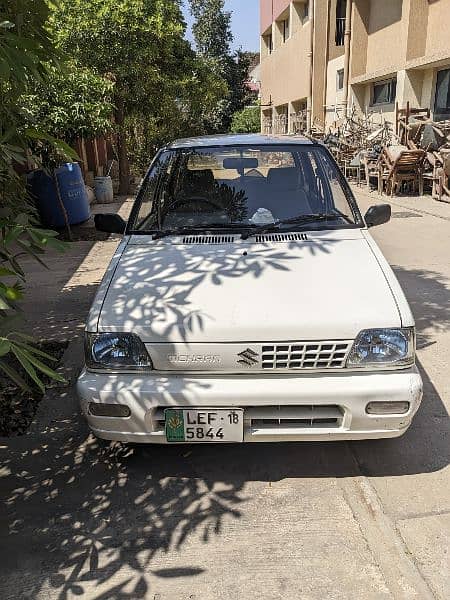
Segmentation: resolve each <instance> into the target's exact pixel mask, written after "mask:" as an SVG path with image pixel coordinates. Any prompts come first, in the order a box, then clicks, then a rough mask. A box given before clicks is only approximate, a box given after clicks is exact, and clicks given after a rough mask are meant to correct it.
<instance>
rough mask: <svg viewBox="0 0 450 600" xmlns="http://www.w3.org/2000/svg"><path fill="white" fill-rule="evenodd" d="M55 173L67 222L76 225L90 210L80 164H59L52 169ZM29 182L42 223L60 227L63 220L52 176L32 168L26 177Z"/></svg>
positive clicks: (86, 216) (85, 218)
mask: <svg viewBox="0 0 450 600" xmlns="http://www.w3.org/2000/svg"><path fill="white" fill-rule="evenodd" d="M55 175H56V177H57V180H58V186H59V191H60V194H61V200H62V202H63V204H64V207H65V209H66V212H67V218H68V221H69V224H70V225H76V224H77V223H82V222H83V221H87V219H89V217H90V214H91V211H90V206H89V200H88V196H87V193H86V187H85V185H84V180H83V174H82V173H81V169H80V165H79V164H78V163H66V164H63V165H61V166H60V167H59V168H58V169H56V172H55ZM29 182H30V187H31V193H32V195H33V196H34V198H35V202H36V207H37V209H38V211H39V216H40V219H41V223H42V225H44V226H45V227H64V226H65V224H66V221H65V218H64V213H63V211H62V209H61V204H60V202H59V200H58V196H57V192H56V185H55V182H54V180H53V178H52V177H50V176H49V175H48V174H47V173H45V172H44V171H34V172H33V173H31V175H30V177H29Z"/></svg>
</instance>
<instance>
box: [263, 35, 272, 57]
mask: <svg viewBox="0 0 450 600" xmlns="http://www.w3.org/2000/svg"><path fill="white" fill-rule="evenodd" d="M263 40H264V46H265V48H266V54H272V52H273V36H272V34H271V33H268V34H266V35H263Z"/></svg>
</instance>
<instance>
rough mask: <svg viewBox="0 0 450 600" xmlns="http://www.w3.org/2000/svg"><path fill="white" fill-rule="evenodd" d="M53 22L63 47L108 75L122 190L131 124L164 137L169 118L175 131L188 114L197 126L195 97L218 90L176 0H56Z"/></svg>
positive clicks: (205, 96) (134, 128)
mask: <svg viewBox="0 0 450 600" xmlns="http://www.w3.org/2000/svg"><path fill="white" fill-rule="evenodd" d="M51 27H52V30H53V31H54V33H55V36H56V38H57V41H58V44H59V46H60V47H61V49H63V50H64V51H66V52H71V53H72V55H73V56H74V57H75V58H76V59H77V60H78V61H79V62H80V63H81V64H82V65H84V66H86V67H88V68H90V69H92V70H93V71H94V72H95V73H97V74H98V75H101V76H103V77H107V78H108V79H110V80H111V81H113V82H114V91H113V103H114V105H115V121H116V125H117V130H118V150H119V169H120V178H121V186H120V189H121V192H122V193H126V192H127V188H128V177H129V165H128V155H129V150H128V149H129V147H130V143H129V142H130V140H132V141H133V140H134V138H135V135H136V132H137V131H139V132H140V135H141V134H142V132H143V134H144V137H145V142H151V139H150V138H151V131H152V130H153V131H154V132H155V133H156V138H160V139H161V138H164V137H165V136H166V131H165V130H166V128H167V124H172V123H174V122H175V123H176V124H177V126H176V130H177V131H178V130H180V129H181V130H182V129H183V127H184V125H186V124H189V123H190V121H192V122H193V125H194V127H193V129H195V128H196V126H197V125H198V124H199V123H201V121H202V115H201V112H202V111H200V110H199V106H198V101H197V100H196V99H195V97H197V98H203V100H204V102H205V104H206V105H207V104H208V102H209V101H210V99H211V97H212V96H213V100H214V102H215V101H216V96H217V94H218V93H221V92H222V90H221V89H220V81H218V80H217V78H215V77H214V76H213V75H214V74H213V73H212V71H211V70H208V69H206V68H205V67H204V65H203V64H202V63H201V62H200V61H199V60H198V58H197V57H196V56H195V53H194V52H193V51H192V48H191V47H190V44H189V42H187V41H186V40H185V39H184V33H185V23H184V20H183V16H182V12H181V7H180V1H179V0H172V1H170V2H167V1H165V0H123V1H121V2H116V0H60V1H59V3H58V4H57V6H56V7H55V10H54V13H53V15H52V19H51ZM147 122H148V123H149V124H150V127H147V125H146V123H147ZM155 130H156V131H155ZM168 137H169V138H170V137H173V135H170V134H169V135H168ZM166 139H167V138H166ZM133 145H134V144H133ZM133 151H135V148H133ZM149 158H150V157H147V162H148V160H149Z"/></svg>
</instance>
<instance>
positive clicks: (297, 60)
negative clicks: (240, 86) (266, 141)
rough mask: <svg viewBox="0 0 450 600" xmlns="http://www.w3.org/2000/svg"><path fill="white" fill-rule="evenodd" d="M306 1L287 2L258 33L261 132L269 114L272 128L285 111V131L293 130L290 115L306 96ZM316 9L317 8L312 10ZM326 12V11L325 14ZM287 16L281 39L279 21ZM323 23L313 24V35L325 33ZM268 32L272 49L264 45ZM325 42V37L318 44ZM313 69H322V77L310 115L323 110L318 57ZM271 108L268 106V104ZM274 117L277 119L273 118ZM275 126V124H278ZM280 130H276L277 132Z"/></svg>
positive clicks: (324, 0)
mask: <svg viewBox="0 0 450 600" xmlns="http://www.w3.org/2000/svg"><path fill="white" fill-rule="evenodd" d="M305 4H308V2H303V1H291V2H290V3H289V6H288V7H287V8H286V9H285V10H284V11H283V12H282V13H280V14H279V15H276V16H275V18H274V21H273V23H272V25H271V26H270V27H269V28H268V29H266V30H265V31H263V32H262V36H261V99H262V102H261V103H262V105H263V110H262V116H263V124H262V128H263V131H265V132H267V130H268V126H267V123H268V119H269V118H270V116H272V122H273V131H274V132H275V130H276V129H277V127H276V124H277V123H280V120H279V117H282V116H283V115H284V114H285V112H286V114H287V115H288V123H287V126H286V129H287V131H293V130H294V129H295V123H294V122H295V117H294V114H295V113H297V112H298V111H300V110H304V109H305V103H306V99H307V96H308V85H309V77H310V43H311V42H310V39H311V19H309V18H305V17H304V7H305ZM320 4H323V5H324V6H325V5H326V4H327V0H317V6H319V5H320ZM316 10H317V9H316ZM325 14H326V13H325ZM286 18H289V38H288V39H287V40H286V41H283V36H282V29H281V27H280V24H281V23H282V21H283V20H285V19H286ZM324 31H326V26H325V27H321V25H320V23H319V25H318V26H317V27H316V37H317V35H325V34H324ZM269 35H272V40H273V49H272V51H271V52H269V51H268V48H267V43H266V42H267V39H268V36H269ZM323 43H325V38H324V40H323V42H322V44H323ZM317 64H318V66H317V68H321V69H322V76H321V77H320V78H319V79H320V81H321V82H322V84H320V82H319V80H316V84H315V92H316V95H317V101H316V102H315V104H314V105H313V115H314V116H319V117H321V116H322V113H323V94H324V88H323V79H324V73H325V66H326V65H325V62H324V59H323V58H321V57H320V56H319V57H318V59H317ZM270 102H271V103H272V107H268V106H266V105H268V104H269V103H270ZM277 118H278V119H277ZM278 129H279V127H278ZM278 132H280V131H278Z"/></svg>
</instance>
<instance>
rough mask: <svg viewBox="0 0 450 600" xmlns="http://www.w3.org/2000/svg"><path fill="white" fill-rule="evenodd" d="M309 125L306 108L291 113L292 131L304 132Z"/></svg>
mask: <svg viewBox="0 0 450 600" xmlns="http://www.w3.org/2000/svg"><path fill="white" fill-rule="evenodd" d="M306 127H307V120H306V110H298V111H297V112H293V113H291V132H292V133H304V132H305V131H306Z"/></svg>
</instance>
